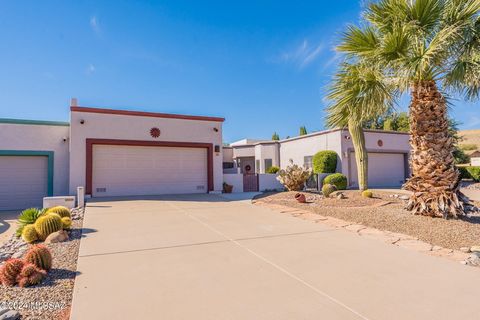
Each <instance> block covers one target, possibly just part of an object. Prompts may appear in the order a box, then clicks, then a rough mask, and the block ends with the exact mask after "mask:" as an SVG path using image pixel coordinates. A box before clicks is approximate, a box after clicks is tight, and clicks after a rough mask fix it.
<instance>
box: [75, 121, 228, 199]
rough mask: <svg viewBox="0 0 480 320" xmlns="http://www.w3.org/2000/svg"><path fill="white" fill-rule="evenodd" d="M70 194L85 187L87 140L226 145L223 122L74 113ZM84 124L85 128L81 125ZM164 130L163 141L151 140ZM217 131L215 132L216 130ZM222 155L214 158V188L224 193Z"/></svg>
mask: <svg viewBox="0 0 480 320" xmlns="http://www.w3.org/2000/svg"><path fill="white" fill-rule="evenodd" d="M70 117H71V136H72V139H71V140H70V150H71V156H70V168H71V170H70V192H71V193H74V192H75V190H76V188H77V186H85V174H86V171H85V165H86V148H85V145H86V139H87V138H94V139H119V140H145V141H172V142H200V143H211V144H213V145H214V146H215V145H220V146H221V145H222V122H219V121H203V120H189V119H169V118H159V117H151V116H132V115H118V114H103V113H91V112H79V111H72V112H71V115H70ZM81 120H84V124H81V123H80V121H81ZM153 127H158V128H159V129H160V130H161V135H160V137H159V138H157V139H155V138H152V137H151V136H150V129H151V128H153ZM214 128H217V129H218V131H217V132H215V131H214V130H213V129H214ZM222 162H223V155H222V152H219V153H215V152H214V154H213V184H214V190H215V191H221V190H222V183H223V172H222Z"/></svg>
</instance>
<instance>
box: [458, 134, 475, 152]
mask: <svg viewBox="0 0 480 320" xmlns="http://www.w3.org/2000/svg"><path fill="white" fill-rule="evenodd" d="M458 134H459V135H460V136H461V137H462V138H463V140H462V141H461V142H460V146H461V145H462V144H475V145H476V146H477V149H476V150H480V129H479V130H477V129H476V130H462V131H459V132H458ZM474 151H475V150H466V151H465V153H467V154H471V153H473V152H474Z"/></svg>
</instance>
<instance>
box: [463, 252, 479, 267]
mask: <svg viewBox="0 0 480 320" xmlns="http://www.w3.org/2000/svg"><path fill="white" fill-rule="evenodd" d="M466 262H467V263H468V264H469V265H471V266H475V267H480V252H474V253H472V254H471V255H470V256H469V257H468V259H467V260H466Z"/></svg>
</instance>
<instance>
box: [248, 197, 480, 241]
mask: <svg viewBox="0 0 480 320" xmlns="http://www.w3.org/2000/svg"><path fill="white" fill-rule="evenodd" d="M342 193H343V194H344V195H345V199H337V198H336V196H333V197H331V198H324V197H323V196H321V195H318V194H315V193H304V194H305V195H306V198H307V203H298V202H297V201H296V200H295V198H294V195H295V194H296V192H280V193H265V194H262V195H259V196H257V197H256V198H255V200H257V201H258V200H260V201H262V202H264V203H269V204H278V205H283V206H288V207H293V208H298V209H302V210H308V211H311V212H313V213H317V214H320V215H323V216H330V217H335V218H339V219H342V220H346V221H350V222H352V223H356V224H361V225H364V226H367V227H370V228H375V229H379V230H385V231H391V232H396V233H402V234H406V235H409V236H412V237H415V238H418V239H420V240H422V241H425V242H427V243H430V244H432V245H437V246H441V247H444V248H449V249H455V250H459V249H460V248H464V247H471V246H475V245H480V215H477V214H475V215H470V216H468V217H465V218H462V219H458V220H445V219H441V218H430V217H424V216H415V215H412V214H410V213H409V212H408V211H406V210H405V209H404V206H405V200H402V199H400V198H399V197H401V195H400V196H399V197H394V193H391V192H383V191H382V192H374V197H373V198H364V197H361V195H360V193H359V192H358V191H356V190H346V191H342ZM255 200H254V201H255ZM476 205H477V206H478V205H479V203H476Z"/></svg>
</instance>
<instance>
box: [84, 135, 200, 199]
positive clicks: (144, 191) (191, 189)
mask: <svg viewBox="0 0 480 320" xmlns="http://www.w3.org/2000/svg"><path fill="white" fill-rule="evenodd" d="M208 150H209V149H208V148H205V147H197V146H195V147H187V146H177V147H176V146H162V145H158V144H151V145H148V146H132V145H108V144H93V146H92V177H91V179H92V196H94V197H104V196H128V195H159V194H187V193H207V192H208V190H209V188H208V186H209V176H208V172H209V169H208V167H209V166H208Z"/></svg>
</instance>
